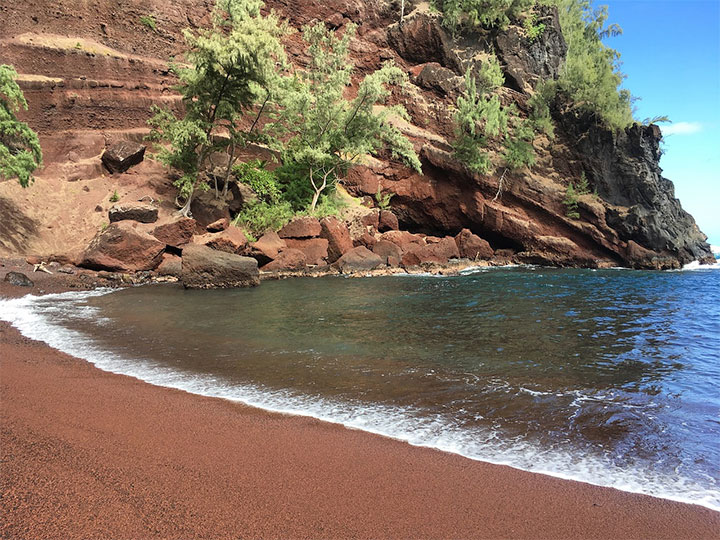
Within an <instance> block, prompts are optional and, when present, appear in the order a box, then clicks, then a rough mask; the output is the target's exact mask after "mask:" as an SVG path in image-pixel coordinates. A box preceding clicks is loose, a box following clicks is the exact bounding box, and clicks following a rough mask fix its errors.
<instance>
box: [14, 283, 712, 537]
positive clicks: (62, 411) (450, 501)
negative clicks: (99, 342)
mask: <svg viewBox="0 0 720 540" xmlns="http://www.w3.org/2000/svg"><path fill="white" fill-rule="evenodd" d="M3 289H4V287H0V294H2V293H3V292H7V291H3ZM23 292H27V291H23ZM0 400H1V401H0V405H1V407H0V411H1V419H0V427H1V439H0V443H1V444H0V452H1V453H0V493H1V496H0V537H2V538H66V539H72V538H136V539H140V538H151V537H158V538H500V537H503V538H613V539H619V538H673V539H679V538H720V513H719V512H713V511H711V510H708V509H705V508H702V507H699V506H693V505H686V504H681V503H675V502H672V501H667V500H663V499H656V498H653V497H648V496H643V495H634V494H629V493H625V492H621V491H617V490H614V489H608V488H600V487H596V486H591V485H588V484H583V483H579V482H573V481H566V480H561V479H556V478H552V477H548V476H543V475H538V474H533V473H528V472H523V471H518V470H515V469H511V468H508V467H502V466H496V465H490V464H486V463H481V462H476V461H472V460H469V459H465V458H462V457H460V456H456V455H452V454H446V453H443V452H439V451H436V450H431V449H427V448H417V447H412V446H410V445H408V444H406V443H403V442H400V441H395V440H392V439H388V438H384V437H380V436H375V435H372V434H369V433H365V432H361V431H354V430H348V429H345V428H343V427H341V426H338V425H334V424H328V423H324V422H320V421H317V420H313V419H309V418H304V417H292V416H285V415H281V414H274V413H268V412H265V411H262V410H259V409H254V408H250V407H246V406H243V405H240V404H237V403H232V402H228V401H224V400H220V399H214V398H205V397H200V396H195V395H191V394H187V393H185V392H182V391H178V390H172V389H166V388H160V387H155V386H151V385H149V384H146V383H143V382H140V381H138V380H136V379H133V378H130V377H125V376H119V375H113V374H109V373H105V372H102V371H100V370H98V369H96V368H94V367H93V366H92V365H90V364H88V363H86V362H84V361H81V360H78V359H75V358H72V357H70V356H68V355H65V354H63V353H60V352H58V351H56V350H53V349H51V348H49V347H47V346H46V345H44V344H42V343H39V342H35V341H32V340H28V339H26V338H24V337H22V336H21V335H20V334H19V333H18V332H17V331H16V330H15V329H13V328H12V327H10V326H9V325H8V324H6V323H0Z"/></svg>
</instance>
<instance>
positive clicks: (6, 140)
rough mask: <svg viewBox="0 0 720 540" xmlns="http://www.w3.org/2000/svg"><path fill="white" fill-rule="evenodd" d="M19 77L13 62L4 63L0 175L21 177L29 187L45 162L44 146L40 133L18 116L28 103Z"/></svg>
mask: <svg viewBox="0 0 720 540" xmlns="http://www.w3.org/2000/svg"><path fill="white" fill-rule="evenodd" d="M16 79H17V72H16V71H15V70H14V69H13V68H12V66H8V65H5V64H3V65H0V177H3V178H17V179H18V180H19V182H20V185H21V186H22V187H27V186H28V185H30V183H31V182H32V181H33V177H32V173H33V172H34V171H35V169H37V168H38V167H39V166H40V165H41V164H42V150H41V149H40V141H39V139H38V136H37V134H36V133H35V132H34V131H33V130H32V129H30V127H29V126H28V125H27V124H26V123H25V122H21V121H20V120H18V118H17V116H16V114H17V112H18V111H19V110H20V109H24V110H27V107H28V106H27V101H25V96H23V93H22V90H21V89H20V87H19V86H18V84H17V82H16Z"/></svg>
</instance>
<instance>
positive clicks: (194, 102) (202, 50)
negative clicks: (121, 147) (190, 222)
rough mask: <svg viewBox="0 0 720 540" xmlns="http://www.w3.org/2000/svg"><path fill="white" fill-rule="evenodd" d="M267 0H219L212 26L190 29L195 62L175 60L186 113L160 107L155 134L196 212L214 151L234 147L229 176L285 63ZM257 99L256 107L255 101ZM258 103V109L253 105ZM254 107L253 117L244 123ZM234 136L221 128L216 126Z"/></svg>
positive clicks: (186, 207) (182, 197)
mask: <svg viewBox="0 0 720 540" xmlns="http://www.w3.org/2000/svg"><path fill="white" fill-rule="evenodd" d="M260 5H261V3H260V2H256V1H253V0H220V1H219V2H218V3H217V4H216V8H215V10H214V12H213V26H212V28H210V29H205V30H200V31H199V32H198V33H193V32H192V31H190V30H185V32H184V35H185V40H186V41H187V43H188V45H189V47H190V50H189V51H188V53H187V55H186V57H187V60H188V61H189V62H190V64H191V65H192V67H189V68H180V67H179V66H173V71H174V72H175V73H176V74H177V75H178V78H179V80H180V84H179V85H178V87H177V90H178V91H179V92H180V93H181V94H182V97H183V102H184V105H185V116H184V117H182V118H178V117H177V116H176V115H175V114H174V113H173V112H171V111H169V110H167V109H161V108H159V107H154V108H153V112H154V116H153V118H152V119H151V120H150V121H149V124H150V126H151V127H152V130H151V133H150V136H149V139H150V140H152V141H156V142H158V143H162V144H160V145H159V146H158V153H157V157H158V159H159V160H160V161H162V162H163V163H165V164H166V165H168V166H171V167H174V168H176V169H178V170H179V171H180V172H181V177H180V178H179V179H178V180H177V181H176V182H175V185H176V186H177V187H178V188H179V190H180V192H179V195H178V198H177V201H176V202H178V205H180V204H182V201H184V204H182V209H181V210H180V213H181V214H182V215H185V216H187V215H188V214H189V212H190V205H191V203H192V199H193V195H194V193H195V191H196V190H197V189H207V188H208V185H207V177H206V176H205V175H204V169H205V163H206V160H207V158H208V157H209V156H210V155H211V154H212V153H214V152H217V151H220V150H224V149H226V148H228V147H229V149H230V159H229V161H228V166H227V169H226V175H225V178H226V182H225V189H227V185H228V182H227V179H228V177H229V175H230V172H231V170H232V166H233V164H234V161H235V149H236V147H238V146H241V145H244V144H246V143H247V142H248V141H250V140H253V139H254V138H255V136H256V127H257V126H258V125H259V121H260V117H261V116H262V114H263V112H264V111H265V104H266V103H267V101H268V100H269V99H270V96H271V88H272V87H273V81H274V79H275V78H276V77H277V75H276V74H277V71H278V69H279V68H281V67H282V66H284V64H285V52H284V50H283V48H282V45H281V44H280V40H279V38H280V37H281V36H282V35H284V34H285V33H286V31H287V30H286V28H285V27H284V26H283V25H281V24H280V22H279V21H278V19H277V18H276V17H275V16H274V15H272V14H271V15H269V16H266V17H265V16H262V15H261V14H260V8H259V7H260ZM256 106H257V107H256ZM253 108H257V109H258V110H257V112H256V111H254V110H253ZM248 113H252V114H253V117H254V121H253V122H252V123H251V124H250V127H248V128H243V127H242V126H243V124H242V120H243V118H244V116H245V115H246V114H248ZM218 130H221V131H224V132H226V133H227V134H228V135H229V136H228V137H227V138H221V137H217V136H215V135H216V133H217V131H218Z"/></svg>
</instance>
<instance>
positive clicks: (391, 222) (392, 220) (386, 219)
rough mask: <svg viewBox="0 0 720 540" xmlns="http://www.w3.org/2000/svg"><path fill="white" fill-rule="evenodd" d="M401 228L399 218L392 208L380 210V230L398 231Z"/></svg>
mask: <svg viewBox="0 0 720 540" xmlns="http://www.w3.org/2000/svg"><path fill="white" fill-rule="evenodd" d="M399 228H400V224H399V223H398V218H397V216H395V214H393V213H392V212H391V211H390V210H380V219H379V223H378V230H379V231H380V232H386V231H397V230H398V229H399Z"/></svg>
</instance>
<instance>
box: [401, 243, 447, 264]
mask: <svg viewBox="0 0 720 540" xmlns="http://www.w3.org/2000/svg"><path fill="white" fill-rule="evenodd" d="M459 257H460V252H459V250H458V247H457V244H456V243H455V239H454V238H451V237H449V236H448V237H446V238H443V239H442V240H440V241H439V242H436V243H433V244H426V245H424V246H423V245H417V244H416V245H413V246H410V248H409V249H408V250H407V251H405V252H404V253H403V256H402V265H403V266H405V267H406V268H408V267H411V266H418V265H420V264H423V263H437V264H446V263H447V262H448V261H449V260H450V259H457V258H459Z"/></svg>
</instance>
